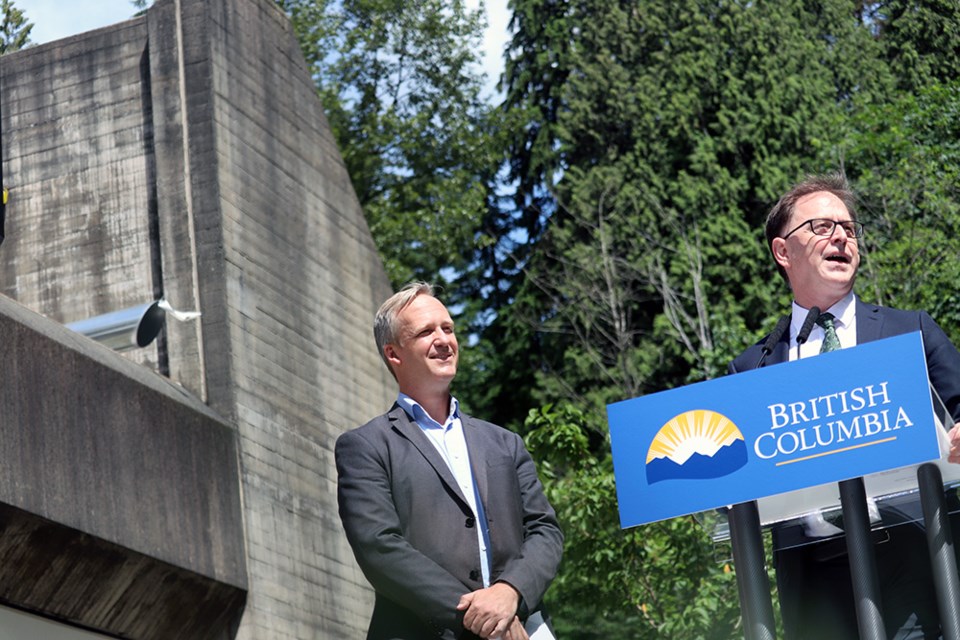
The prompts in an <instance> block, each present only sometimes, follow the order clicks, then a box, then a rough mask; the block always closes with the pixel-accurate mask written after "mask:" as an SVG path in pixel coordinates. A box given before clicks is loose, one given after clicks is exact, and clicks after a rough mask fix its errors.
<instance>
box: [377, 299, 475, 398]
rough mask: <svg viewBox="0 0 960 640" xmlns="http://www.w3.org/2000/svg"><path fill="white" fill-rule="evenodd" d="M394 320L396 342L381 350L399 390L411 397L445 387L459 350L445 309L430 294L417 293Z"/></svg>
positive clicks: (449, 380)
mask: <svg viewBox="0 0 960 640" xmlns="http://www.w3.org/2000/svg"><path fill="white" fill-rule="evenodd" d="M397 319H398V320H399V325H400V329H399V332H398V335H397V341H396V342H394V343H389V344H387V345H386V346H385V347H384V353H385V354H386V356H387V359H388V360H389V362H390V364H391V366H392V367H393V372H394V373H395V374H396V376H397V382H398V383H399V385H400V390H401V391H403V392H404V393H407V394H408V395H411V396H414V394H413V393H410V392H411V391H414V390H424V391H439V390H443V391H445V390H447V389H448V388H449V386H450V382H451V381H452V380H453V377H454V376H455V375H456V373H457V360H458V357H459V353H460V352H459V349H458V347H457V337H456V335H455V334H454V332H453V319H451V318H450V314H449V313H448V312H447V308H446V307H444V306H443V303H441V302H440V301H439V300H437V299H436V298H434V297H432V296H428V295H419V296H417V297H416V298H414V299H413V302H411V303H410V304H409V305H407V307H406V308H405V309H404V310H403V311H401V312H400V315H399V316H398V317H397ZM414 397H416V396H414Z"/></svg>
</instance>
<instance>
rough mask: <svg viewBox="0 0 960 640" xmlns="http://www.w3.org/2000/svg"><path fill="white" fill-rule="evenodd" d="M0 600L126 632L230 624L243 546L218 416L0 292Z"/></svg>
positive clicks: (158, 633)
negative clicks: (0, 380)
mask: <svg viewBox="0 0 960 640" xmlns="http://www.w3.org/2000/svg"><path fill="white" fill-rule="evenodd" d="M0 336H2V337H3V338H2V340H0V362H2V363H3V370H4V375H3V384H2V385H0V415H2V416H3V420H2V423H0V460H2V461H3V462H2V464H0V601H3V602H5V603H10V604H14V605H16V606H18V607H22V608H25V609H27V610H30V611H36V612H39V613H42V614H44V615H47V616H52V617H55V618H59V619H61V620H64V621H67V622H71V623H74V624H80V625H83V626H85V627H88V628H92V629H97V630H100V631H106V632H109V633H113V634H117V635H118V636H121V637H127V638H152V639H157V640H169V638H184V639H187V638H190V639H195V640H211V639H212V640H216V639H219V638H224V639H225V638H228V637H232V632H233V630H235V629H236V628H237V625H238V624H239V621H240V616H241V613H242V611H243V603H244V598H245V589H246V586H247V580H246V569H245V564H246V557H245V547H244V539H243V535H242V525H243V516H242V510H241V501H240V487H239V486H238V483H237V477H238V464H239V460H238V446H237V442H238V440H237V437H236V433H235V431H234V430H233V428H232V427H231V426H230V425H228V424H226V423H225V422H224V421H222V420H221V419H220V418H219V417H218V416H217V415H216V414H215V413H214V412H213V411H211V410H210V409H209V408H208V407H207V406H205V405H204V404H202V403H201V402H199V401H197V400H196V399H195V398H194V397H193V396H192V394H188V393H184V391H183V390H182V389H181V388H179V387H177V386H176V385H174V384H173V383H171V382H170V381H168V380H166V379H165V378H162V377H161V376H159V375H156V374H155V373H153V372H152V371H149V370H148V369H146V368H144V367H142V366H141V365H138V364H135V363H132V362H130V361H128V360H126V359H124V358H123V357H122V356H120V355H118V354H116V353H114V352H113V351H110V350H109V349H107V348H106V347H103V346H101V345H98V344H95V343H93V342H91V341H90V340H89V339H87V338H84V337H83V336H80V335H78V334H76V333H73V332H72V331H70V330H68V329H66V328H65V327H63V326H62V325H60V324H59V323H56V322H54V321H52V320H49V319H46V318H43V317H41V316H39V315H37V314H34V313H33V312H30V311H28V310H26V309H25V308H23V307H21V306H20V305H18V304H16V303H15V302H13V301H11V300H10V299H8V298H5V297H0Z"/></svg>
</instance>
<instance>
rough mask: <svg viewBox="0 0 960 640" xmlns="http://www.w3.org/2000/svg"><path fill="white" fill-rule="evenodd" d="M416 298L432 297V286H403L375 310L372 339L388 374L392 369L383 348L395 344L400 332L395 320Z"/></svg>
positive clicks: (418, 284) (397, 322)
mask: <svg viewBox="0 0 960 640" xmlns="http://www.w3.org/2000/svg"><path fill="white" fill-rule="evenodd" d="M417 296H431V297H433V285H432V284H429V283H427V282H411V283H410V284H408V285H406V286H404V287H403V288H402V289H400V291H397V292H396V293H395V294H393V295H392V296H390V297H389V298H387V299H386V301H385V302H384V303H383V304H382V305H380V309H378V310H377V315H376V317H375V318H374V320H373V338H374V340H376V341H377V351H379V352H380V357H381V358H382V359H383V362H384V364H386V365H387V369H388V370H389V371H390V373H393V368H392V367H391V366H390V362H389V361H388V360H387V356H386V354H385V353H384V352H383V348H384V347H386V346H387V345H388V344H390V343H394V344H396V342H397V334H398V333H399V331H400V323H399V321H398V320H397V318H398V317H399V316H400V314H401V313H402V312H403V310H404V309H406V308H407V307H408V306H410V303H411V302H413V301H414V299H415V298H416V297H417Z"/></svg>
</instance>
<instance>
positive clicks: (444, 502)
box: [336, 404, 563, 640]
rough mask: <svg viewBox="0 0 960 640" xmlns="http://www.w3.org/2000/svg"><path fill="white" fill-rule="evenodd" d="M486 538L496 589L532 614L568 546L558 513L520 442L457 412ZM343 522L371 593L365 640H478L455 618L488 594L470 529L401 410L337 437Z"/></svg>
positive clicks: (423, 439) (449, 482)
mask: <svg viewBox="0 0 960 640" xmlns="http://www.w3.org/2000/svg"><path fill="white" fill-rule="evenodd" d="M461 420H462V423H463V432H464V437H465V439H466V442H467V449H468V451H469V455H470V464H471V467H472V469H473V475H474V478H475V481H476V484H477V489H478V492H479V494H480V499H481V500H482V502H483V507H484V510H485V512H486V517H487V522H488V525H489V530H490V547H491V554H490V555H491V567H490V572H491V582H496V581H504V582H508V583H509V584H510V585H512V586H513V587H514V588H516V589H517V591H519V593H520V595H521V598H522V605H523V606H522V608H521V609H522V610H521V614H523V613H525V611H523V609H525V608H529V611H531V612H532V611H534V610H536V608H537V607H538V606H539V604H540V601H541V599H542V597H543V594H544V592H545V591H546V590H547V587H548V586H549V584H550V581H551V580H552V579H553V577H554V575H555V573H556V570H557V566H558V564H559V562H560V556H561V553H562V548H563V535H562V533H561V531H560V526H559V524H558V523H557V519H556V514H555V513H554V511H553V508H552V507H551V506H550V504H549V503H548V502H547V499H546V497H545V496H544V494H543V488H542V486H541V485H540V481H539V480H538V478H537V473H536V469H535V467H534V464H533V460H532V459H531V458H530V454H529V453H527V450H526V448H525V447H524V445H523V441H522V440H521V439H520V437H519V436H518V435H517V434H515V433H512V432H510V431H508V430H506V429H503V428H501V427H498V426H496V425H493V424H490V423H489V422H484V421H482V420H477V419H476V418H472V417H470V416H467V415H463V414H462V415H461ZM336 461H337V473H338V475H339V481H338V500H339V505H340V518H341V520H342V522H343V526H344V529H345V530H346V533H347V539H348V540H349V542H350V545H351V547H352V548H353V551H354V554H355V555H356V558H357V562H358V563H359V565H360V568H361V569H362V570H363V573H364V575H365V576H366V577H367V579H368V580H369V581H370V583H371V584H372V585H373V588H374V590H375V592H376V604H375V606H374V612H373V617H372V619H371V622H370V629H369V632H368V635H367V637H368V638H369V639H371V640H373V639H377V640H380V639H387V638H390V639H401V638H406V639H417V640H420V639H423V638H431V637H438V638H445V639H453V638H461V637H462V638H466V637H473V636H472V634H465V633H464V630H463V625H462V620H463V615H462V613H461V612H458V611H457V610H456V605H457V602H458V601H459V599H460V596H462V595H463V594H465V593H469V592H471V591H475V590H477V589H480V588H482V587H483V584H482V577H481V573H480V554H479V551H478V548H477V531H476V528H475V527H476V522H475V521H474V516H473V512H472V511H471V509H470V507H469V505H468V503H467V501H466V499H465V498H464V496H463V495H462V493H461V492H460V489H459V487H458V486H457V483H456V481H455V480H454V477H453V474H452V473H451V472H450V470H449V468H448V467H447V465H446V463H445V462H444V460H443V458H442V457H441V456H440V454H439V453H438V452H437V450H436V448H435V447H434V446H433V444H431V442H430V441H429V440H428V438H427V436H426V435H425V434H424V433H423V432H422V430H421V429H420V427H419V426H418V425H417V424H416V422H414V421H413V420H412V419H410V417H409V416H408V415H407V413H406V412H405V411H404V410H403V409H402V408H401V407H400V406H399V405H397V404H394V406H393V408H392V409H391V410H390V411H389V412H387V413H386V414H384V415H382V416H379V417H377V418H375V419H373V420H371V421H370V422H368V423H367V424H365V425H363V426H362V427H359V428H357V429H354V430H352V431H348V432H347V433H344V434H343V435H341V436H340V437H339V438H338V439H337V444H336Z"/></svg>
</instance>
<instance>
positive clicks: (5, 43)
mask: <svg viewBox="0 0 960 640" xmlns="http://www.w3.org/2000/svg"><path fill="white" fill-rule="evenodd" d="M0 13H2V15H3V23H2V24H0V55H3V54H4V53H8V52H10V51H18V50H20V49H23V48H24V47H26V46H27V45H28V44H30V32H31V31H32V30H33V23H31V22H29V21H28V20H27V17H26V15H24V13H23V11H21V10H20V9H17V8H16V7H15V6H14V4H13V0H0Z"/></svg>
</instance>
